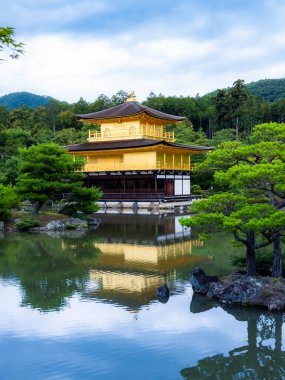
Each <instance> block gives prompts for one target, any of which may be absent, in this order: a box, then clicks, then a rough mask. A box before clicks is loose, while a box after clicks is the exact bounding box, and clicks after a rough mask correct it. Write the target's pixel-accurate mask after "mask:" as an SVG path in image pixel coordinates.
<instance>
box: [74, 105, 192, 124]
mask: <svg viewBox="0 0 285 380" xmlns="http://www.w3.org/2000/svg"><path fill="white" fill-rule="evenodd" d="M143 112H145V113H147V114H148V115H150V116H153V117H155V118H159V119H164V120H169V121H172V122H177V121H182V120H184V119H185V117H183V116H175V115H170V114H168V113H164V112H160V111H156V110H154V109H153V108H150V107H147V106H144V105H142V104H140V103H138V102H136V101H127V102H125V103H123V104H120V105H119V106H116V107H112V108H108V109H106V110H103V111H98V112H93V113H86V114H82V115H77V116H78V117H79V118H80V119H86V120H88V119H93V120H94V119H98V120H102V119H114V118H121V117H128V116H133V115H138V114H140V113H143Z"/></svg>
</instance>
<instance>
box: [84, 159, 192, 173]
mask: <svg viewBox="0 0 285 380" xmlns="http://www.w3.org/2000/svg"><path fill="white" fill-rule="evenodd" d="M190 169H191V165H190V164H176V163H169V162H162V161H157V162H156V163H116V162H114V163H108V164H85V166H84V169H83V171H84V172H86V173H87V172H113V171H133V170H143V171H144V170H183V171H189V170H190Z"/></svg>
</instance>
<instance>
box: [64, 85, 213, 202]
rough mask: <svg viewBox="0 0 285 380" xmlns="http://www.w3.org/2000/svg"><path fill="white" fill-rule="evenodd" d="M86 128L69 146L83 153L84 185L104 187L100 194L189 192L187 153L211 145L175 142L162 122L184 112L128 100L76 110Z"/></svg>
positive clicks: (165, 196)
mask: <svg viewBox="0 0 285 380" xmlns="http://www.w3.org/2000/svg"><path fill="white" fill-rule="evenodd" d="M78 117H79V119H80V120H81V121H82V122H83V123H87V124H91V125H92V124H93V125H96V126H98V125H99V126H100V130H99V131H92V130H89V138H88V142H87V143H81V144H75V145H70V146H68V152H69V153H70V154H72V155H74V156H77V155H79V156H83V157H84V158H85V162H86V163H85V165H84V168H83V171H84V173H86V175H87V179H86V185H87V186H97V187H100V188H101V189H102V190H103V194H104V195H103V200H106V201H107V200H110V201H112V200H118V201H124V200H125V201H126V200H127V201H143V200H145V201H148V200H149V201H157V200H161V201H176V200H181V201H182V200H187V199H189V197H190V194H191V189H190V173H191V155H192V154H198V153H206V152H207V151H209V150H210V149H211V148H209V147H206V146H190V145H185V144H179V143H175V138H174V132H166V131H165V126H166V125H167V124H168V125H169V124H177V123H180V122H181V121H183V120H184V119H185V118H184V117H182V116H175V115H170V114H167V113H164V112H160V111H157V110H155V109H152V108H150V107H147V106H145V105H142V104H140V103H139V102H137V100H136V98H135V95H134V93H133V92H132V93H131V94H130V96H129V97H128V99H127V101H126V102H125V103H123V104H120V105H118V106H116V107H112V108H109V109H106V110H103V111H99V112H94V113H88V114H83V115H78Z"/></svg>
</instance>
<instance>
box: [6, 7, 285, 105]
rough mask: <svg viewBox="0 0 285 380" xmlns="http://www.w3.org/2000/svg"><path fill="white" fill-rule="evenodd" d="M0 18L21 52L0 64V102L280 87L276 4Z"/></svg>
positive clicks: (283, 43)
mask: <svg viewBox="0 0 285 380" xmlns="http://www.w3.org/2000/svg"><path fill="white" fill-rule="evenodd" d="M0 10H1V11H0V26H12V27H14V28H15V38H16V40H17V41H21V42H24V43H25V54H24V55H23V56H21V57H20V58H19V59H18V60H9V59H5V60H4V61H2V62H1V63H0V96H2V95H5V94H8V93H11V92H16V91H28V92H32V93H35V94H39V95H49V96H52V97H54V98H56V99H58V100H64V101H68V102H76V101H77V100H78V99H79V98H80V97H82V98H84V99H85V100H87V101H88V102H92V101H94V100H95V99H96V98H97V97H98V96H99V95H100V94H105V95H107V96H112V95H113V94H115V93H116V92H117V91H119V90H125V91H127V92H129V91H131V90H134V91H135V93H136V95H137V98H138V100H139V101H143V100H145V99H146V97H147V96H148V95H149V94H150V93H151V92H154V93H155V94H160V93H161V94H163V95H165V96H168V95H176V96H180V95H182V96H188V95H189V96H195V95H196V94H200V95H204V94H205V93H207V92H210V91H213V90H215V89H217V88H224V87H228V86H231V85H232V84H233V82H234V81H235V80H237V79H244V80H245V82H246V83H249V82H252V81H256V80H259V79H265V78H282V77H285V50H284V48H285V22H284V20H285V1H284V0H144V1H142V0H40V1H38V0H10V1H7V0H0ZM0 57H2V58H6V57H5V55H4V53H3V52H1V54H0Z"/></svg>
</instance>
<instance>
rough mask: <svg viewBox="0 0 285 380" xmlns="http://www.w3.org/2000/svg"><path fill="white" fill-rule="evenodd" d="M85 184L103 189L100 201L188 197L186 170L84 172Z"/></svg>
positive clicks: (188, 180)
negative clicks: (85, 175)
mask: <svg viewBox="0 0 285 380" xmlns="http://www.w3.org/2000/svg"><path fill="white" fill-rule="evenodd" d="M86 174H87V177H86V186H88V187H91V186H96V187H99V188H101V190H102V191H103V200H106V201H107V200H130V201H132V200H140V201H144V200H146V201H149V200H151V201H152V200H153V201H157V200H161V201H167V200H173V201H175V200H176V199H184V198H187V197H189V196H190V194H191V187H190V172H189V171H187V172H181V171H179V172H178V171H177V172H175V171H130V172H103V173H102V172H93V173H86Z"/></svg>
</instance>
